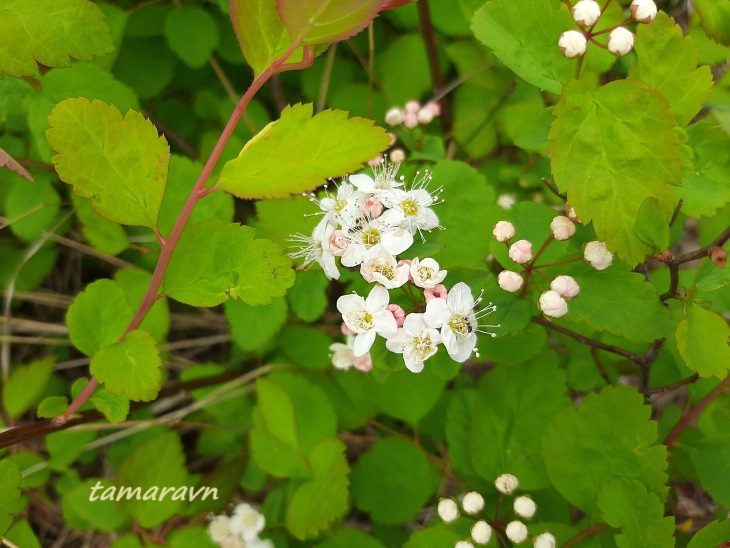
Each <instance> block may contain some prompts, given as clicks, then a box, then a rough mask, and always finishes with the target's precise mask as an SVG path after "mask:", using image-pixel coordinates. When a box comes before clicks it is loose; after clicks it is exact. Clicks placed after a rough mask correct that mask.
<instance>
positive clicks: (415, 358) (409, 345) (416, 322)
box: [385, 314, 453, 502]
mask: <svg viewBox="0 0 730 548" xmlns="http://www.w3.org/2000/svg"><path fill="white" fill-rule="evenodd" d="M423 316H424V315H423V314H408V316H406V319H405V322H403V327H401V328H398V332H397V333H396V335H395V336H394V337H391V338H389V339H388V340H387V341H385V346H386V347H387V348H388V350H390V351H391V352H395V353H396V354H403V361H405V362H406V367H407V368H408V370H409V371H411V372H413V373H420V372H421V371H423V362H424V361H426V360H427V359H428V358H430V357H431V356H433V355H434V354H435V353H436V351H437V350H438V345H439V343H440V342H441V335H439V332H438V331H436V330H435V329H433V328H432V327H429V326H428V325H426V322H424V321H423ZM452 502H453V501H452Z"/></svg>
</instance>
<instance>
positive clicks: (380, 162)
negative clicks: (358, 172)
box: [368, 156, 383, 167]
mask: <svg viewBox="0 0 730 548" xmlns="http://www.w3.org/2000/svg"><path fill="white" fill-rule="evenodd" d="M368 165H369V166H370V167H380V166H381V165H383V158H382V156H376V157H375V158H373V159H372V160H368Z"/></svg>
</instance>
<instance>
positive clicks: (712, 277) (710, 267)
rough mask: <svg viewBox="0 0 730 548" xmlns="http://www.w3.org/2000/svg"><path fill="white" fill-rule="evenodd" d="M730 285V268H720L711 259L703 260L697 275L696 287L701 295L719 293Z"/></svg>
mask: <svg viewBox="0 0 730 548" xmlns="http://www.w3.org/2000/svg"><path fill="white" fill-rule="evenodd" d="M728 284H730V268H720V267H718V266H716V265H715V263H713V262H712V261H711V260H710V259H709V258H706V259H703V260H702V262H701V263H700V266H699V267H698V268H697V272H696V274H695V280H694V285H695V286H696V287H697V291H699V292H700V293H705V292H710V291H717V290H718V289H721V288H723V287H725V286H726V285H728Z"/></svg>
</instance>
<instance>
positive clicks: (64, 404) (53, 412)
mask: <svg viewBox="0 0 730 548" xmlns="http://www.w3.org/2000/svg"><path fill="white" fill-rule="evenodd" d="M66 409H68V398H67V397H66V396H48V397H47V398H45V399H44V400H43V401H42V402H41V403H40V404H39V405H38V416H39V417H41V418H43V419H53V418H55V417H58V416H59V415H63V414H64V413H65V412H66Z"/></svg>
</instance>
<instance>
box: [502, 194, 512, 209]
mask: <svg viewBox="0 0 730 548" xmlns="http://www.w3.org/2000/svg"><path fill="white" fill-rule="evenodd" d="M516 203H517V198H516V197H515V195H514V194H500V195H499V196H497V205H498V206H499V207H501V208H502V209H512V206H513V205H515V204H516Z"/></svg>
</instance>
